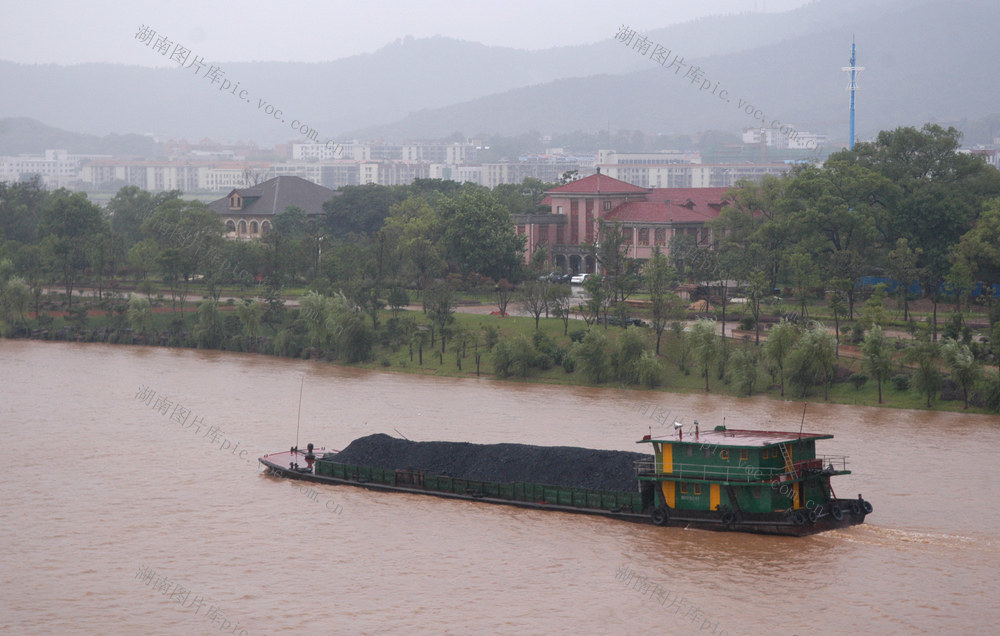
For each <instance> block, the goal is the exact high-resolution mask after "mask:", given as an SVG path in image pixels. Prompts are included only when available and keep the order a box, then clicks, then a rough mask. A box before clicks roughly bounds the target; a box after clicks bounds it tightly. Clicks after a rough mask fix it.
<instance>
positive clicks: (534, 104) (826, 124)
mask: <svg viewBox="0 0 1000 636" xmlns="http://www.w3.org/2000/svg"><path fill="white" fill-rule="evenodd" d="M526 19H529V17H526ZM655 24H656V23H655V22H654V21H653V20H652V19H650V21H649V23H648V24H630V25H627V26H629V27H631V28H633V29H636V30H637V31H639V32H641V33H643V34H644V35H646V36H647V37H649V38H650V40H652V41H654V42H657V43H660V44H662V45H663V46H665V47H667V48H670V49H671V50H672V51H673V52H674V53H676V54H678V55H680V56H681V57H683V58H685V60H686V63H687V64H694V65H697V66H699V67H700V68H701V69H703V72H704V74H705V76H706V77H709V78H711V79H712V80H713V81H717V82H719V84H720V86H722V87H723V88H726V89H727V90H728V94H729V95H730V96H731V97H733V98H734V99H733V101H732V102H731V103H729V102H723V101H721V100H718V99H717V98H714V97H706V95H705V94H703V93H700V92H699V90H698V89H697V88H696V87H695V86H693V85H692V84H691V83H690V82H687V81H684V80H683V78H682V77H678V76H674V75H673V74H672V73H670V72H668V71H667V70H666V69H664V68H661V67H659V66H657V65H656V64H655V63H653V62H651V61H650V60H649V59H648V57H646V58H644V57H643V56H642V55H640V54H639V52H638V51H637V50H634V49H632V48H628V47H626V46H624V45H623V44H621V43H620V42H616V41H615V40H614V39H613V36H614V34H615V33H616V31H618V29H619V28H620V27H621V26H622V25H621V23H620V20H618V19H617V18H616V17H615V15H614V12H613V11H609V15H608V29H607V34H608V37H607V39H605V40H603V41H601V42H596V43H593V44H588V45H581V46H572V47H560V48H551V49H544V50H539V51H523V50H516V49H512V48H505V47H488V46H484V45H481V44H476V43H471V42H462V41H457V40H452V39H448V38H441V37H437V38H426V39H412V38H408V39H405V40H399V41H397V42H394V43H391V44H388V45H386V46H384V47H383V48H381V49H379V50H377V51H375V52H374V53H370V54H364V55H357V56H353V57H349V58H344V59H341V60H335V61H330V62H323V63H279V62H253V63H229V62H226V61H225V60H212V62H213V63H217V64H219V65H220V66H221V67H222V68H223V69H224V70H225V72H226V77H227V78H229V79H231V80H233V81H238V82H239V83H240V89H241V90H246V91H248V99H249V101H246V100H241V99H240V98H238V97H235V96H233V95H231V94H229V93H226V92H222V91H219V90H218V88H217V87H213V85H212V84H211V83H210V82H208V81H206V80H205V79H204V78H202V77H201V76H196V75H195V74H194V73H193V71H192V70H191V69H181V68H148V67H140V66H135V65H124V64H119V65H116V64H82V65H75V66H57V65H24V64H14V63H10V62H0V83H2V85H3V86H4V87H5V91H4V104H3V107H2V112H0V116H4V117H31V118H34V119H36V120H39V121H42V122H45V123H46V124H48V125H51V126H55V127H58V128H62V129H67V130H74V131H79V132H81V133H86V134H95V135H105V134H108V133H111V132H114V133H119V134H125V133H138V134H144V133H154V134H156V135H157V136H159V137H161V138H165V139H167V138H181V137H183V138H186V139H188V140H198V139H201V138H204V137H209V138H212V139H217V140H220V141H233V142H234V141H239V140H248V139H252V140H254V141H256V142H258V143H261V144H271V143H275V142H285V141H288V140H290V139H294V138H295V133H294V131H292V130H291V128H290V126H289V124H290V122H291V121H292V120H293V119H296V120H299V121H300V122H305V123H307V124H308V125H309V126H311V127H312V128H314V129H316V130H317V131H319V132H320V134H322V135H323V136H324V137H339V138H347V137H354V136H359V137H362V138H368V137H370V136H372V135H375V136H380V137H383V138H385V139H389V140H396V141H400V140H402V139H404V138H432V137H435V136H444V135H447V134H449V133H451V132H454V131H456V130H458V131H460V132H462V133H464V134H465V135H466V136H472V135H476V134H478V133H490V132H501V133H506V134H511V133H519V132H524V131H527V130H533V129H535V130H541V131H543V132H546V133H551V132H560V131H569V130H576V129H580V130H586V131H595V130H600V129H604V128H606V127H608V126H609V125H610V126H611V127H612V128H613V129H616V130H617V129H620V128H631V129H642V130H647V131H650V132H665V133H666V132H684V133H689V132H697V131H698V130H703V129H707V128H715V129H732V130H739V129H740V128H742V127H744V126H752V125H755V124H754V121H753V119H752V118H751V117H748V116H747V115H746V114H745V113H744V112H743V111H742V110H740V109H739V108H738V107H737V104H738V100H744V101H745V102H746V103H748V104H753V105H754V107H755V108H759V109H762V110H763V112H764V113H766V114H767V117H768V118H769V119H773V118H778V119H780V120H782V121H784V122H792V123H794V124H795V125H796V126H797V127H798V128H799V129H812V130H817V131H819V132H836V131H840V130H842V129H843V128H844V127H845V122H846V117H847V114H846V111H847V108H846V106H847V95H846V93H845V92H844V90H843V89H844V86H845V84H846V78H845V76H844V74H843V73H842V72H841V70H840V67H841V66H844V65H846V64H847V63H848V59H849V53H850V40H851V36H852V34H853V35H855V36H856V38H857V41H858V47H859V64H860V65H863V66H865V67H866V69H867V70H866V71H865V73H864V74H863V75H862V79H861V93H860V97H859V107H858V122H859V131H860V132H861V134H867V133H869V132H871V133H874V132H875V131H876V130H878V129H880V128H893V127H895V126H898V125H901V124H911V123H915V124H920V123H923V122H924V121H939V122H945V123H948V122H958V121H960V120H962V119H975V118H979V117H982V116H984V115H987V114H989V113H992V112H995V110H996V108H997V107H996V105H995V100H992V99H991V98H992V93H991V91H990V89H989V87H990V86H992V84H993V83H995V82H994V81H992V80H994V79H995V78H992V77H990V73H991V72H993V70H992V67H991V66H990V65H989V63H988V61H989V60H995V59H997V58H998V55H1000V39H998V38H996V37H995V33H996V29H997V26H998V24H1000V4H998V3H996V2H993V1H992V0H957V1H950V0H949V1H945V0H908V1H906V2H902V1H900V0H882V1H867V2H863V1H861V0H849V1H842V0H819V1H817V2H814V3H811V4H809V5H806V6H804V7H802V8H800V9H797V10H795V11H789V12H785V13H779V14H742V15H732V16H720V17H715V18H710V19H702V20H697V21H693V22H689V23H685V24H682V25H675V26H673V27H670V28H666V29H655V28H654V27H655ZM122 37H123V38H129V39H131V38H132V37H133V33H123V34H122ZM135 47H136V51H137V52H138V53H139V54H140V55H148V56H149V58H150V59H151V60H152V56H154V55H156V53H154V52H153V51H152V50H148V49H146V48H144V46H143V45H142V44H140V43H139V42H138V41H136V42H135ZM194 52H195V53H198V51H194ZM994 74H995V73H994ZM261 103H263V104H270V105H273V106H274V107H276V108H279V109H280V110H281V111H282V112H283V114H284V115H285V116H286V119H287V122H286V123H285V124H282V123H281V122H279V121H277V120H275V119H274V118H273V117H268V116H265V115H264V114H263V111H261V110H260V109H259V108H258V105H259V104H261ZM179 104H180V105H182V106H180V107H179V106H178V105H179ZM34 150H38V149H34Z"/></svg>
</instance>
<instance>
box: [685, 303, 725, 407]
mask: <svg viewBox="0 0 1000 636" xmlns="http://www.w3.org/2000/svg"><path fill="white" fill-rule="evenodd" d="M687 337H688V339H689V340H690V342H691V350H692V351H693V352H694V357H695V360H697V361H698V368H699V370H700V373H701V375H702V376H704V378H705V390H706V391H708V390H709V385H708V377H709V374H710V373H711V369H712V363H713V362H715V359H716V358H717V357H718V355H719V349H720V347H719V338H718V336H716V334H715V321H714V320H708V319H704V318H703V319H701V320H699V321H697V322H696V323H695V324H693V325H692V326H691V330H690V331H688V334H687Z"/></svg>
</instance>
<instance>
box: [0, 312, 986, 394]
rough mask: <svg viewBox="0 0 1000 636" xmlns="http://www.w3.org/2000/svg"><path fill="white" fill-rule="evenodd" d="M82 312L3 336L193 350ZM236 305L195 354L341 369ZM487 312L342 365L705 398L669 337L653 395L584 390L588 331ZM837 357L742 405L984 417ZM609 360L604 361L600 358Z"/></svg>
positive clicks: (736, 337) (185, 321)
mask: <svg viewBox="0 0 1000 636" xmlns="http://www.w3.org/2000/svg"><path fill="white" fill-rule="evenodd" d="M91 302H94V303H95V304H96V305H98V306H97V307H94V308H93V309H91V310H89V311H88V312H87V315H85V316H82V317H80V316H77V318H76V320H70V318H69V317H67V316H65V315H64V314H63V313H59V312H55V311H50V312H49V313H48V314H47V315H48V320H47V323H48V324H47V326H46V327H44V328H41V327H38V326H34V325H33V326H32V328H29V329H22V330H20V331H18V332H16V333H14V334H11V335H15V336H17V337H23V338H35V339H42V340H62V341H77V342H107V343H112V344H141V345H152V346H164V347H182V348H199V347H198V342H199V339H198V338H197V334H198V330H199V329H200V327H199V322H198V321H199V317H198V316H197V314H196V312H195V309H196V307H195V306H194V304H193V303H192V302H188V303H186V304H185V303H180V304H179V305H178V307H177V310H176V311H174V310H172V308H171V307H170V306H169V305H164V306H159V307H154V308H153V310H152V315H151V317H150V322H149V325H148V328H147V329H146V330H145V331H143V332H136V331H134V330H132V329H130V328H128V327H126V326H125V325H126V324H127V320H126V316H125V312H124V311H123V310H122V309H121V307H118V308H114V307H106V308H104V309H100V308H99V303H97V301H96V300H92V301H91ZM238 304H239V302H238V301H235V299H233V300H231V301H228V302H223V303H220V304H219V305H218V309H219V314H218V315H219V322H220V325H219V329H221V332H222V334H223V337H220V338H218V342H217V343H216V346H211V347H200V348H211V349H218V350H222V351H239V352H249V353H258V354H262V355H276V356H280V357H291V358H304V359H312V360H317V361H325V362H330V363H334V364H348V363H346V362H344V361H343V360H341V359H339V358H338V356H337V355H336V354H335V353H332V352H331V351H329V350H325V349H323V348H320V347H315V346H309V344H308V343H307V341H308V336H307V334H306V332H307V331H308V328H307V327H306V326H305V325H304V324H302V322H301V319H300V318H294V319H292V318H289V321H290V322H289V324H288V325H287V326H285V327H284V328H283V329H280V330H279V328H278V326H276V325H271V326H267V325H259V329H258V330H257V335H247V330H246V329H244V328H241V324H240V318H239V317H238V316H237V313H238V312H237V311H234V310H235V309H236V308H237V305H238ZM288 304H289V305H290V304H291V303H288ZM296 304H297V303H296ZM287 310H288V311H294V312H295V313H298V310H297V308H296V307H287ZM491 312H492V308H491V307H490V306H487V305H478V306H464V307H459V308H458V311H457V312H456V313H455V314H454V315H453V323H452V324H451V325H450V326H449V329H448V333H447V337H446V339H445V342H444V343H442V341H441V337H440V334H439V333H435V329H434V327H433V325H432V324H431V322H430V320H429V319H428V318H427V317H426V316H425V315H424V314H423V312H422V311H421V310H420V309H418V308H416V307H413V306H411V307H410V308H408V309H406V310H400V311H399V312H397V313H396V314H393V313H392V312H390V311H383V312H381V313H380V314H379V328H378V329H377V330H374V331H373V333H374V334H375V337H376V342H374V343H373V346H372V349H371V355H370V356H368V359H367V360H366V361H363V362H356V363H352V364H350V366H357V367H361V368H369V369H377V370H382V371H394V372H403V373H410V374H420V375H435V376H443V377H462V378H484V377H489V378H493V379H496V380H498V381H501V378H499V377H497V376H496V375H495V374H494V364H493V359H494V355H493V353H492V351H491V350H492V348H493V346H494V345H495V344H496V343H497V342H500V341H501V340H503V341H506V342H514V341H520V342H522V343H526V345H525V346H527V347H531V348H532V349H531V356H532V358H531V365H530V368H525V369H524V370H523V371H524V372H523V373H516V374H513V375H512V377H507V378H504V379H503V380H502V381H507V382H519V383H539V384H553V385H567V386H578V387H580V386H605V387H614V388H619V389H622V390H628V389H650V388H655V389H656V390H659V391H663V392H667V393H691V394H705V393H706V391H705V378H704V376H703V375H700V374H699V373H698V372H697V368H696V366H695V365H694V363H693V362H692V361H691V360H690V359H688V360H687V361H686V363H685V364H681V363H680V362H681V361H682V360H683V359H684V358H685V357H687V356H688V354H685V353H684V352H683V348H684V342H683V340H682V337H681V336H680V335H679V334H678V333H677V332H674V331H673V330H671V329H668V330H666V331H665V332H664V334H663V338H662V343H661V350H660V354H661V355H660V356H659V357H658V358H657V359H658V361H659V366H660V368H661V369H662V372H661V373H660V376H659V378H658V380H657V382H656V386H655V387H651V386H649V385H648V384H643V385H640V384H639V383H637V382H633V383H623V382H620V381H606V382H599V383H593V382H588V381H587V378H586V377H585V376H584V374H583V373H581V372H580V370H578V369H575V368H574V367H575V366H576V365H574V364H573V359H572V358H573V356H572V355H571V351H572V350H573V347H574V346H575V344H576V343H577V342H579V341H580V340H581V339H582V338H583V335H584V334H585V333H586V331H587V329H588V327H587V325H586V324H585V323H584V321H582V320H579V319H576V318H571V319H570V320H569V321H568V323H567V324H564V323H563V321H562V320H561V319H557V318H545V317H542V318H541V319H540V320H539V322H538V330H537V331H536V329H535V320H534V318H533V317H528V316H511V315H508V316H504V317H501V316H498V315H491ZM593 329H595V330H596V331H597V332H598V333H599V334H601V336H603V338H604V339H605V340H606V346H607V347H609V348H610V349H613V348H614V347H615V346H616V343H617V342H618V339H619V338H620V337H621V336H623V335H624V334H626V333H630V334H632V335H633V336H634V335H635V334H638V335H639V340H640V341H641V342H642V343H643V346H645V347H646V348H647V349H652V348H653V346H654V344H655V334H654V333H653V331H652V330H651V329H649V328H644V327H632V328H630V329H628V330H627V331H626V330H625V329H622V328H619V327H605V326H595V327H593ZM728 333H729V334H730V337H727V338H726V339H725V340H724V342H725V345H724V347H725V349H726V351H727V352H728V353H729V354H732V352H734V351H742V352H748V351H752V350H753V349H754V345H753V342H752V341H753V334H751V333H745V332H733V331H729V332H728ZM841 350H842V355H840V357H838V358H837V359H836V361H835V366H834V382H833V383H832V384H831V385H830V387H829V390H828V391H826V392H824V390H823V388H822V387H813V388H812V390H811V391H810V392H809V393H807V394H806V395H801V394H795V393H793V392H792V390H791V388H790V387H789V386H788V384H787V382H786V389H785V395H784V396H782V395H781V389H780V382H779V379H778V378H777V377H771V376H770V375H768V374H767V373H763V374H762V377H761V382H760V383H759V386H757V387H755V389H754V390H753V391H752V392H751V393H750V395H765V396H768V397H770V398H773V399H777V400H785V401H812V402H829V403H835V404H851V405H859V406H880V407H885V408H900V409H919V410H933V411H957V412H961V411H965V412H973V413H991V411H989V410H988V409H986V408H985V407H984V406H983V405H982V404H981V403H980V404H976V399H977V398H976V396H975V395H974V396H973V398H974V399H973V401H972V405H971V406H970V408H969V409H967V410H966V409H963V400H962V395H961V393H960V391H959V390H958V389H957V387H955V386H954V385H953V384H949V383H947V382H946V383H945V385H944V386H943V387H942V394H941V395H940V396H938V398H937V399H935V400H934V401H933V402H932V406H931V408H930V409H928V408H927V407H926V398H925V396H923V395H922V394H919V393H918V392H917V391H916V390H915V389H914V388H911V387H910V386H909V384H910V383H909V382H908V381H906V382H905V383H903V382H902V381H897V382H885V383H883V386H882V403H881V404H880V403H879V400H878V388H877V385H876V383H875V382H874V381H872V380H868V381H864V382H859V383H858V384H857V385H856V384H855V382H854V381H856V380H857V379H858V377H859V376H861V375H863V373H862V365H861V360H860V354H859V353H858V352H857V351H856V348H854V347H851V346H850V345H842V347H841ZM610 353H613V351H612V352H609V355H610ZM609 364H610V362H609ZM715 367H716V368H713V369H711V370H710V373H709V381H708V384H709V390H708V393H709V394H718V395H728V396H733V397H741V396H742V395H745V394H746V391H745V390H742V391H741V390H740V389H739V388H738V387H737V386H736V384H735V383H734V382H732V377H731V373H728V372H727V369H726V367H725V365H721V364H717V365H715ZM730 371H731V369H730ZM908 371H909V370H908V369H907V368H906V367H905V366H904V363H903V360H902V357H901V356H897V361H896V362H895V363H894V376H903V375H907V373H908ZM824 393H826V395H825V396H824Z"/></svg>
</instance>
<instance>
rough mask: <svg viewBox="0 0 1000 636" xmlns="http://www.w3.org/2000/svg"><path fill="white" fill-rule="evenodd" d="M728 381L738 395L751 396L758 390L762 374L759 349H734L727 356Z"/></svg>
mask: <svg viewBox="0 0 1000 636" xmlns="http://www.w3.org/2000/svg"><path fill="white" fill-rule="evenodd" d="M728 366H729V381H730V383H731V384H732V385H733V386H735V387H736V390H737V391H739V393H740V395H753V394H754V391H756V390H759V389H760V385H761V383H762V381H763V378H764V374H763V373H762V371H761V368H760V349H758V348H757V347H752V348H749V349H736V350H735V351H733V352H732V353H731V354H730V356H729V365H728Z"/></svg>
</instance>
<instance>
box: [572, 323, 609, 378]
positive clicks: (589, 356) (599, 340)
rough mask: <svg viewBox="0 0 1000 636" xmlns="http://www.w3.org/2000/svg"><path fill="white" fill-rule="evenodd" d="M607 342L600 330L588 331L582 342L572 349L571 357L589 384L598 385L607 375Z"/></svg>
mask: <svg viewBox="0 0 1000 636" xmlns="http://www.w3.org/2000/svg"><path fill="white" fill-rule="evenodd" d="M607 342H608V341H607V338H605V336H604V334H603V333H601V331H600V330H597V329H590V330H588V331H587V335H586V336H584V338H583V340H582V341H581V342H579V343H577V344H576V345H575V346H574V347H573V350H572V353H571V355H572V356H573V358H574V360H575V361H576V364H578V365H579V366H580V369H581V371H582V372H583V374H584V377H586V378H587V381H588V382H590V383H591V384H599V383H601V382H603V381H604V380H606V379H607V377H608V375H609V372H610V369H609V366H610V365H609V362H608V353H607Z"/></svg>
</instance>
